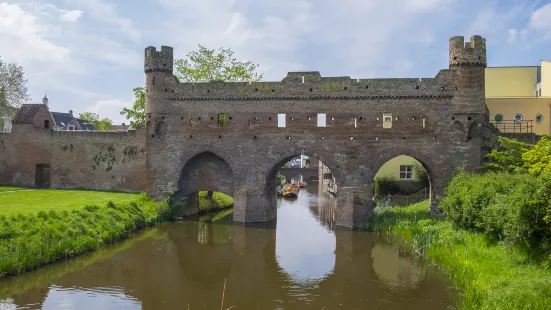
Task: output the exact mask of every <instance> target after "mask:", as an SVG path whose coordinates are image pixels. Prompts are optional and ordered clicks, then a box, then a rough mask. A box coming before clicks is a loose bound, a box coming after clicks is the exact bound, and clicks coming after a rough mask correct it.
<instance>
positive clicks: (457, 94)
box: [145, 36, 488, 227]
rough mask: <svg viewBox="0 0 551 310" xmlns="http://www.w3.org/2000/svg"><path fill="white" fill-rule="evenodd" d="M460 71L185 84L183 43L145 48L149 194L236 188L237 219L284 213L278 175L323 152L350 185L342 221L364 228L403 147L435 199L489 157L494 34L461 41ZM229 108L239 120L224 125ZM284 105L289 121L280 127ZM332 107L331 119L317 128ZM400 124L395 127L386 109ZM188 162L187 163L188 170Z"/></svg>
mask: <svg viewBox="0 0 551 310" xmlns="http://www.w3.org/2000/svg"><path fill="white" fill-rule="evenodd" d="M449 57H450V58H449V69H446V70H441V71H440V72H439V73H438V74H437V75H436V77H435V78H429V79H359V80H354V79H351V78H349V77H335V78H326V77H321V76H320V74H319V73H318V72H291V73H289V74H288V75H287V76H286V77H285V78H284V79H283V80H282V81H281V82H260V83H224V82H221V81H212V82H210V83H197V84H192V83H184V84H182V83H179V82H178V80H177V79H176V78H175V77H174V76H173V74H172V69H173V50H172V48H171V47H167V46H163V47H161V50H160V51H157V50H156V49H155V47H148V48H146V50H145V73H146V89H147V94H146V98H147V99H146V117H147V126H146V128H147V140H146V145H147V147H146V148H147V150H148V151H147V164H146V166H147V178H148V185H149V188H148V192H149V193H151V194H153V195H156V196H161V194H162V192H163V191H166V192H168V193H172V192H175V193H176V197H178V198H182V197H185V196H187V195H189V194H191V193H193V192H195V191H197V190H206V189H210V190H217V191H222V192H225V193H227V194H230V195H232V196H234V201H235V203H234V219H235V220H237V221H241V222H262V221H268V220H271V219H273V218H274V217H275V215H276V201H275V197H276V196H275V187H276V184H275V174H276V171H277V169H278V168H279V167H280V166H281V165H282V164H283V163H285V162H286V161H288V160H289V159H290V158H292V157H294V156H296V155H300V154H305V155H309V156H311V157H315V158H318V159H321V160H322V161H323V162H324V163H325V164H326V165H327V166H328V167H329V168H330V169H331V171H332V172H333V174H334V176H335V177H336V180H337V185H338V189H339V202H338V203H339V209H338V211H337V213H338V224H339V225H342V226H349V227H355V226H358V225H359V223H360V221H361V219H363V218H365V216H366V215H367V214H368V213H369V211H370V209H371V207H372V206H373V201H372V196H373V178H374V176H375V174H376V173H377V171H378V169H379V168H380V167H381V166H382V165H383V164H384V163H385V162H386V161H388V160H390V159H392V158H393V157H395V156H397V155H409V156H412V157H414V158H416V159H417V160H419V161H420V162H422V163H423V164H424V165H425V167H426V168H427V170H428V172H429V175H430V179H431V189H432V193H431V197H432V199H433V201H435V198H437V197H438V196H439V195H441V193H442V190H443V187H444V184H445V183H446V181H447V180H448V179H449V178H450V176H451V174H452V173H453V171H454V169H455V168H456V167H458V166H460V165H463V164H464V165H466V166H467V168H474V167H476V166H478V165H480V164H481V160H482V155H483V139H482V135H481V134H480V133H481V132H482V131H481V130H479V129H480V128H483V127H485V126H487V124H488V111H487V108H486V105H485V102H484V68H485V66H486V42H485V39H483V38H481V37H480V36H473V37H471V41H470V42H468V43H467V44H465V43H464V39H463V37H452V38H451V39H450V56H449ZM219 113H226V114H227V125H226V126H225V127H222V126H220V125H219V120H218V119H219ZM280 113H284V114H285V118H286V126H285V128H280V127H278V114H280ZM318 113H326V117H327V125H326V127H324V128H322V127H317V115H318ZM386 113H391V114H392V116H391V117H392V128H383V114H386ZM182 167H183V168H182Z"/></svg>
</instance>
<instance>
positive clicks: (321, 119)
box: [318, 113, 327, 127]
mask: <svg viewBox="0 0 551 310" xmlns="http://www.w3.org/2000/svg"><path fill="white" fill-rule="evenodd" d="M326 125H327V124H326V115H325V113H318V127H325V126H326Z"/></svg>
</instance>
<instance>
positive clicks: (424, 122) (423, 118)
mask: <svg viewBox="0 0 551 310" xmlns="http://www.w3.org/2000/svg"><path fill="white" fill-rule="evenodd" d="M423 128H425V119H424V118H423Z"/></svg>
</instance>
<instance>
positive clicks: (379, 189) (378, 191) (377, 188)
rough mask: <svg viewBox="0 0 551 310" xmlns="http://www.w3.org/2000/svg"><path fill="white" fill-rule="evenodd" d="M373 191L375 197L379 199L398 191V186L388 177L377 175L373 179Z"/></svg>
mask: <svg viewBox="0 0 551 310" xmlns="http://www.w3.org/2000/svg"><path fill="white" fill-rule="evenodd" d="M373 191H374V195H375V199H380V198H382V197H384V196H387V195H394V194H396V193H398V192H399V191H400V186H398V184H396V181H395V180H394V179H392V178H390V177H386V176H385V177H379V178H376V179H375V182H374V186H373Z"/></svg>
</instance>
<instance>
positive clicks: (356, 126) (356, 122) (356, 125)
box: [354, 118, 358, 128]
mask: <svg viewBox="0 0 551 310" xmlns="http://www.w3.org/2000/svg"><path fill="white" fill-rule="evenodd" d="M354 127H355V128H358V119H357V118H354Z"/></svg>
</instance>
